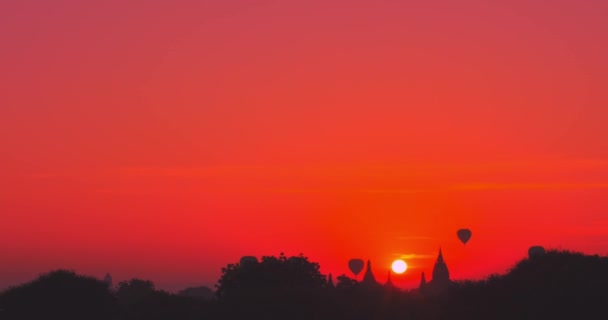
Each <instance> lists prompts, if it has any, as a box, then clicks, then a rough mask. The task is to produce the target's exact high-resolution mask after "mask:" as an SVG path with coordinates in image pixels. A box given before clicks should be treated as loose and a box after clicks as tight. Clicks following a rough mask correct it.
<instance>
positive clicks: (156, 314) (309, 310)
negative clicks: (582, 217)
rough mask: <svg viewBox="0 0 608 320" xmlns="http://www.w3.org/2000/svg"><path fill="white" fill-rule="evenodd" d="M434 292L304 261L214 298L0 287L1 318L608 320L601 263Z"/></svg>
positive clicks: (244, 268)
mask: <svg viewBox="0 0 608 320" xmlns="http://www.w3.org/2000/svg"><path fill="white" fill-rule="evenodd" d="M432 289H433V288H432V287H431V286H428V287H427V286H424V285H423V286H421V288H420V289H416V290H409V291H404V290H400V289H397V288H394V287H392V286H391V285H390V284H389V285H379V284H371V285H370V284H368V283H364V282H357V281H355V280H353V279H350V278H348V277H346V276H344V275H343V276H339V277H336V278H335V279H332V277H331V276H325V275H323V274H321V273H320V272H319V265H318V264H317V263H314V262H310V261H308V259H307V258H306V257H304V256H295V257H286V256H284V255H280V256H279V257H274V256H270V257H263V258H262V260H261V261H260V262H252V263H248V264H244V265H243V264H242V263H236V264H231V265H228V266H227V267H226V268H224V269H223V272H222V277H221V278H220V280H219V281H218V286H217V290H216V291H215V293H213V295H212V296H209V295H205V292H198V293H197V290H196V289H191V290H186V291H183V292H180V293H179V294H170V293H167V292H164V291H160V290H156V289H155V288H154V284H153V283H152V282H150V281H145V280H139V279H132V280H129V281H125V282H121V283H119V284H118V285H117V286H116V287H115V288H114V287H110V286H108V284H107V283H104V282H103V281H100V280H98V279H95V278H92V277H87V276H82V275H78V274H76V273H74V272H71V271H65V270H58V271H52V272H49V273H47V274H44V275H41V276H40V277H39V278H38V279H36V280H34V281H32V282H29V283H26V284H23V285H21V286H18V287H13V288H9V289H8V290H6V291H4V292H3V293H2V294H1V295H0V310H1V311H0V319H3V320H4V319H7V320H12V319H28V320H29V319H62V320H68V319H79V320H84V319H90V320H95V319H100V320H101V319H108V320H111V319H115V320H123V319H124V320H126V319H150V320H154V319H171V320H179V319H467V320H471V319H484V320H485V319H606V317H608V316H607V315H608V309H607V307H608V257H600V256H598V255H593V256H589V255H583V254H580V253H573V252H568V251H547V252H546V253H544V254H542V255H539V256H535V257H530V258H527V259H524V260H522V261H520V262H518V263H517V264H515V265H514V267H513V268H511V269H510V270H509V272H508V273H506V274H504V275H492V276H490V277H488V278H486V279H484V280H482V281H452V282H450V283H449V284H448V285H447V286H446V287H445V288H444V289H443V290H432ZM203 291H204V290H203ZM209 294H211V292H209Z"/></svg>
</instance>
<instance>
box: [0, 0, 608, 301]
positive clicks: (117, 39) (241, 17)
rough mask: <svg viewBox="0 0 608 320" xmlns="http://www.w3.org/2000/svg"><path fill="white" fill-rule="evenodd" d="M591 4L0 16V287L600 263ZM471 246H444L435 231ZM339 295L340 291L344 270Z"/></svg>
mask: <svg viewBox="0 0 608 320" xmlns="http://www.w3.org/2000/svg"><path fill="white" fill-rule="evenodd" d="M606 16H608V2H606V1H603V0H555V1H551V2H550V3H549V2H547V1H535V0H532V1H530V0H525V1H524V0H509V1H507V0H505V1H499V0H496V1H487V0H461V1H452V0H430V1H406V0H400V1H398V0H383V1H377V0H374V1H372V0H349V1H328V0H323V1H321V0H307V1H300V0H292V1H278V0H229V1H208V0H207V1H206V0H202V1H201V0H197V1H195V0H181V1H178V0H174V1H158V0H146V1H122V0H106V1H80V0H55V1H43V0H39V1H35V0H21V1H2V2H0V42H1V43H2V48H1V49H0V74H1V76H0V288H5V287H7V286H10V285H16V284H19V283H22V282H25V281H28V280H31V279H33V278H34V277H36V276H37V275H38V274H40V273H43V272H47V271H49V270H52V269H58V268H67V269H72V270H75V271H77V272H79V273H83V274H87V275H93V276H96V277H99V278H102V277H103V276H104V275H105V274H106V272H109V273H110V274H112V276H113V277H114V280H115V282H117V281H121V280H126V279H130V278H132V277H138V278H144V279H150V280H152V281H154V282H155V284H156V285H157V287H159V288H162V289H166V290H170V291H175V290H179V289H181V288H184V287H187V286H192V285H209V286H212V285H213V284H214V283H216V280H217V279H218V278H219V276H220V275H221V271H220V270H221V268H222V267H224V266H226V265H227V264H228V263H235V262H237V261H238V260H239V259H240V257H241V256H244V255H254V256H257V257H261V256H263V255H278V254H280V253H281V252H284V253H285V254H287V255H297V254H300V253H303V254H304V255H306V256H307V257H309V259H310V260H312V261H316V262H319V263H320V265H321V271H322V272H323V273H325V274H328V273H332V274H333V275H334V277H336V276H337V275H340V274H348V275H350V271H349V270H348V265H347V262H348V260H349V259H350V258H362V259H365V260H368V259H370V260H371V262H372V269H373V271H374V274H375V275H376V278H377V279H378V280H380V281H382V282H384V281H385V279H386V276H387V273H388V270H389V267H390V264H391V262H392V261H393V260H394V259H397V258H403V259H404V260H406V262H407V263H408V264H409V269H408V271H407V272H406V273H404V274H402V275H393V276H392V279H393V281H394V282H395V283H396V284H397V285H398V286H401V287H403V288H413V287H416V286H417V284H418V282H419V279H420V275H421V273H422V272H425V273H426V274H427V279H429V278H430V274H431V272H432V267H433V263H434V261H435V258H436V256H437V252H438V250H439V248H440V247H441V248H442V250H443V253H444V258H445V260H446V262H447V264H448V267H449V269H450V274H451V277H452V278H453V279H480V278H483V277H485V276H487V275H489V274H492V273H502V272H506V271H507V270H508V269H509V268H510V267H511V266H513V264H514V263H515V262H516V261H518V260H519V259H522V258H524V257H526V255H527V249H528V248H529V247H530V246H532V245H543V246H545V247H546V248H555V249H569V250H576V251H581V252H584V253H588V254H600V255H606V254H608V139H607V138H608V126H606V123H607V121H608V107H607V105H608V92H607V91H606V87H607V86H608V60H607V59H606V58H605V57H607V56H608V25H607V24H606V21H605V17H606ZM459 228H470V229H471V230H472V238H471V240H470V241H469V242H468V243H467V244H466V246H465V245H463V244H462V243H460V242H459V240H458V238H457V237H456V231H457V230H458V229H459ZM360 276H361V275H360Z"/></svg>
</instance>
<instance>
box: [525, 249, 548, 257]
mask: <svg viewBox="0 0 608 320" xmlns="http://www.w3.org/2000/svg"><path fill="white" fill-rule="evenodd" d="M543 254H545V248H543V247H542V246H531V247H530V248H529V249H528V258H530V259H532V258H534V257H538V256H542V255H543Z"/></svg>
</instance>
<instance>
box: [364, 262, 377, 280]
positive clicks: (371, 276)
mask: <svg viewBox="0 0 608 320" xmlns="http://www.w3.org/2000/svg"><path fill="white" fill-rule="evenodd" d="M361 283H362V284H364V285H367V286H375V285H378V281H376V277H375V276H374V273H373V272H372V263H371V261H370V260H367V268H366V270H365V274H364V275H363V281H362V282H361Z"/></svg>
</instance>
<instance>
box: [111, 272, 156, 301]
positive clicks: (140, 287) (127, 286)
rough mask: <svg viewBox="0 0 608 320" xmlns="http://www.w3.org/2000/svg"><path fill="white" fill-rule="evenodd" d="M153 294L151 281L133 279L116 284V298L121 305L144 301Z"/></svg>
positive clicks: (154, 290)
mask: <svg viewBox="0 0 608 320" xmlns="http://www.w3.org/2000/svg"><path fill="white" fill-rule="evenodd" d="M155 292H156V289H155V287H154V283H153V282H152V281H150V280H141V279H137V278H134V279H131V280H128V281H122V282H120V283H119V284H118V287H117V289H116V297H117V298H118V300H119V301H120V302H121V303H122V304H134V303H138V302H141V301H143V300H145V299H146V298H148V297H150V296H151V295H153V294H154V293H155Z"/></svg>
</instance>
